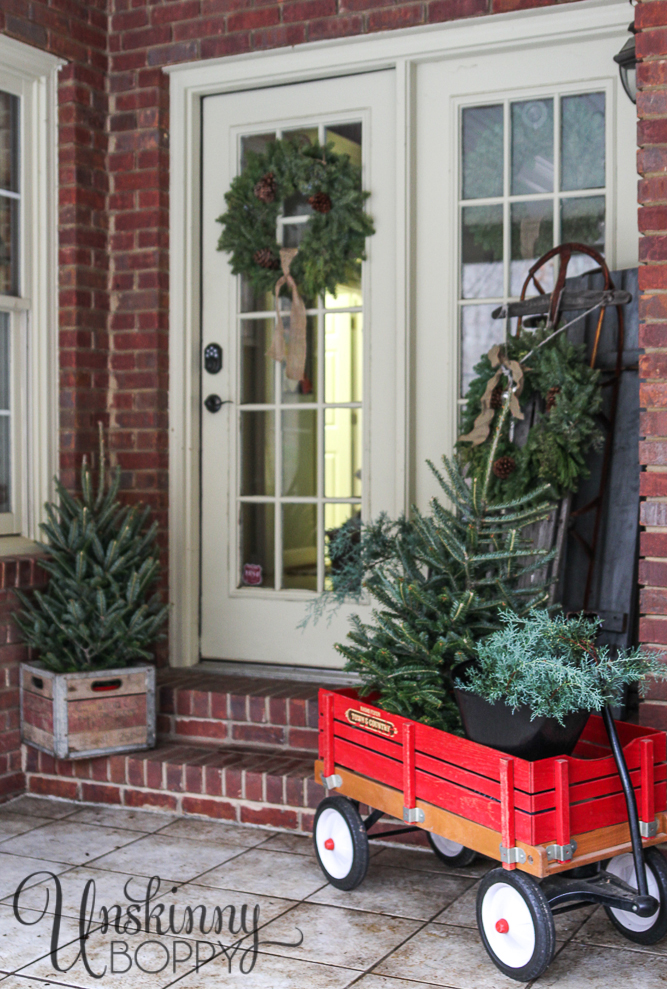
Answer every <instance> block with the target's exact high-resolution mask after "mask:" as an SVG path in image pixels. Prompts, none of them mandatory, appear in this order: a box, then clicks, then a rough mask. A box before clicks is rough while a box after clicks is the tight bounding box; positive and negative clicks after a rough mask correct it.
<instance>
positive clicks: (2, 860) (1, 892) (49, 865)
mask: <svg viewBox="0 0 667 989" xmlns="http://www.w3.org/2000/svg"><path fill="white" fill-rule="evenodd" d="M69 868H71V866H69V865H67V864H65V863H63V862H51V861H48V860H46V859H38V858H29V857H28V856H26V855H6V854H5V853H4V852H2V851H0V897H5V896H11V895H13V893H14V890H15V889H16V887H17V886H18V885H19V883H21V882H23V880H24V879H26V878H27V877H28V876H30V875H32V873H34V872H53V873H55V874H56V875H59V874H60V873H61V872H66V871H67V869H69ZM37 882H39V879H37V878H36V879H35V880H34V881H33V882H32V883H31V885H34V883H37Z"/></svg>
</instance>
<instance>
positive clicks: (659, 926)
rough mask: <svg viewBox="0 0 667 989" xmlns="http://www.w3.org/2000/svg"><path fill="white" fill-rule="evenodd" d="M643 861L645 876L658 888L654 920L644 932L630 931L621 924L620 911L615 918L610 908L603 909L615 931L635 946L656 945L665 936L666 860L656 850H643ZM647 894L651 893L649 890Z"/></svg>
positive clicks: (666, 917) (666, 921) (611, 862)
mask: <svg viewBox="0 0 667 989" xmlns="http://www.w3.org/2000/svg"><path fill="white" fill-rule="evenodd" d="M613 861H614V860H613V859H611V860H610V861H609V863H608V866H611V865H612V864H613ZM644 861H645V863H646V872H647V874H649V873H652V874H653V878H654V879H655V882H656V884H657V887H658V899H659V901H660V907H659V908H658V910H657V911H656V914H655V920H654V922H653V923H652V924H651V926H650V927H649V928H648V929H647V930H645V931H633V930H630V929H629V928H628V927H626V926H625V925H624V924H623V920H622V917H623V913H622V912H621V911H619V916H616V915H615V914H613V913H612V910H611V907H605V908H604V909H605V913H606V914H607V916H608V917H609V920H610V921H611V922H612V924H613V925H614V927H615V928H616V930H617V931H619V933H620V934H622V935H623V937H624V938H626V939H627V940H628V941H634V943H635V944H657V943H658V941H661V940H662V939H663V938H664V936H665V934H667V860H666V859H665V856H664V855H663V854H662V852H659V851H658V849H657V848H645V849H644ZM647 878H648V875H647ZM649 892H651V890H650V889H649ZM632 916H633V915H632V914H628V917H632Z"/></svg>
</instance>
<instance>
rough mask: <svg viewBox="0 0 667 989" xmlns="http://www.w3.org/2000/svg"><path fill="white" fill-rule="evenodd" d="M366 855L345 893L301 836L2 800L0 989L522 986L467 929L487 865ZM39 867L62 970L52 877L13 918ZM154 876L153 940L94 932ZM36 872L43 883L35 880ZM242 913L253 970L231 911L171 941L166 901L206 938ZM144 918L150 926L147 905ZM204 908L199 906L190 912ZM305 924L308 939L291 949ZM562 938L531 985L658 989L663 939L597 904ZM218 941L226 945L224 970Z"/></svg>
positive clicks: (563, 926)
mask: <svg viewBox="0 0 667 989" xmlns="http://www.w3.org/2000/svg"><path fill="white" fill-rule="evenodd" d="M371 852H372V859H371V865H370V868H369V871H368V876H367V878H366V880H365V882H364V883H363V885H362V886H361V887H359V888H358V889H357V890H354V891H353V892H351V893H342V892H340V891H338V890H335V889H333V888H332V887H330V886H328V885H327V884H326V883H324V881H323V877H322V873H321V872H320V870H319V868H318V866H317V864H316V861H315V857H314V854H313V852H312V843H311V839H310V838H308V837H304V836H303V835H298V834H294V833H287V832H280V831H273V830H269V829H265V828H258V827H251V826H245V827H244V826H240V825H226V824H221V823H218V822H214V821H209V820H195V819H192V818H189V819H182V818H178V817H176V816H173V815H168V814H163V813H158V812H151V811H139V810H137V811H133V810H126V809H118V808H108V807H99V806H85V805H84V806H82V805H81V804H74V803H67V802H64V801H59V800H55V799H42V798H35V797H28V796H26V797H20V798H18V799H17V800H14V801H12V802H11V803H8V804H3V805H1V806H0V989H36V987H40V986H50V985H60V986H73V987H77V989H79V987H81V989H88V987H91V989H92V987H93V986H101V987H106V986H110V987H111V989H116V987H120V986H121V985H122V986H123V989H127V987H135V986H136V987H137V989H166V987H168V986H173V985H179V986H182V987H183V989H200V987H202V989H203V987H204V986H206V985H216V986H221V985H224V986H227V985H230V986H237V987H239V989H240V987H245V989H344V987H347V986H355V987H358V989H427V987H428V989H430V987H435V986H437V987H452V989H505V987H511V986H518V985H519V983H516V982H513V981H512V980H509V979H506V978H505V977H504V976H502V975H501V974H500V973H499V972H498V971H497V969H496V968H495V967H494V966H493V965H492V964H491V962H490V961H489V960H488V958H487V956H486V954H485V952H484V950H483V948H482V946H481V942H480V940H479V936H478V933H477V928H476V925H475V915H474V913H475V912H474V903H475V884H476V883H477V881H478V880H479V877H480V876H481V875H483V873H484V872H485V871H486V869H488V868H489V867H490V866H491V863H490V862H489V861H488V860H478V861H477V862H476V863H474V864H473V866H472V867H470V868H468V869H460V870H449V869H446V868H445V867H444V866H441V865H440V864H439V862H438V861H437V859H436V858H435V856H434V855H433V854H432V853H431V852H429V851H421V850H406V849H403V848H401V849H399V848H391V847H387V846H378V845H375V846H371ZM38 871H47V872H50V873H53V874H54V875H57V876H58V877H59V878H58V882H59V883H60V884H61V888H62V911H61V913H62V921H61V929H60V937H59V944H60V945H61V946H62V947H61V948H60V951H59V952H58V955H57V961H58V964H59V966H60V969H61V970H62V971H57V970H55V969H54V967H53V965H52V961H51V958H50V957H49V952H50V937H51V929H52V926H53V909H54V893H55V889H56V880H55V879H54V878H48V879H47V880H46V883H47V884H48V886H49V888H50V891H51V895H50V899H49V903H48V906H46V909H45V893H46V890H45V888H44V885H34V886H30V887H28V885H26V889H25V891H24V892H23V893H22V895H21V900H20V904H19V912H20V914H21V918H22V920H23V921H24V923H23V924H22V923H20V922H19V921H18V920H17V918H16V917H15V915H14V912H13V909H12V898H13V893H14V890H15V889H16V887H17V885H18V883H19V882H21V880H23V879H24V878H25V877H26V876H28V875H30V874H32V873H35V872H38ZM153 875H159V876H160V877H161V879H162V887H161V889H160V891H159V892H158V893H157V895H156V896H155V897H154V898H153V901H152V902H153V906H154V909H155V908H156V907H157V904H159V903H160V902H161V903H163V904H164V906H165V910H164V913H163V914H162V920H161V922H162V925H163V926H162V929H161V931H160V932H158V931H157V930H156V927H155V924H156V921H155V919H154V920H153V921H152V922H151V923H152V927H151V933H149V934H146V933H145V932H144V931H142V933H141V934H139V935H137V934H134V933H132V928H131V926H130V927H128V932H127V933H124V932H123V930H122V924H124V923H125V922H126V917H125V916H124V917H123V920H122V921H121V928H120V932H119V933H117V932H116V931H115V930H110V931H107V932H106V933H105V932H102V931H101V930H100V927H99V916H100V915H99V910H100V907H101V906H103V905H104V906H107V907H110V906H111V905H112V904H115V903H120V904H123V905H124V906H127V905H128V901H127V899H126V898H125V894H124V887H125V884H126V883H127V882H128V880H131V883H130V885H129V887H127V892H128V893H129V894H130V896H134V897H135V899H137V900H142V899H143V897H144V896H145V891H146V884H147V882H148V881H149V879H150V877H151V876H153ZM38 879H43V877H41V876H40V877H35V879H34V880H32V882H34V883H37V882H38ZM90 879H94V881H95V896H96V901H95V908H94V913H93V918H94V922H93V923H92V925H91V926H90V933H89V934H88V937H87V939H86V941H85V945H86V948H85V955H86V958H87V960H88V965H89V966H90V969H91V970H92V972H94V973H97V974H101V973H104V974H103V975H102V977H101V978H95V975H94V974H91V973H89V972H88V971H87V970H86V967H85V964H84V959H83V958H82V957H81V955H80V954H79V951H80V945H79V943H78V942H77V940H76V939H77V937H78V926H77V925H78V919H77V918H78V915H79V908H80V901H81V896H82V893H83V891H84V887H85V886H86V882H87V881H88V880H90ZM243 904H247V905H248V914H247V917H246V929H247V930H249V931H252V911H253V909H254V908H255V907H258V908H259V920H258V928H259V932H258V935H257V939H258V941H259V948H258V953H257V955H256V961H255V965H254V968H252V970H251V971H246V972H245V973H244V972H243V971H241V970H240V966H241V968H244V969H246V970H247V969H248V968H249V967H250V965H251V962H252V957H253V956H252V941H253V938H252V936H248V937H246V938H245V940H244V941H243V942H242V944H241V946H240V948H239V949H238V950H237V952H236V954H233V950H232V948H231V947H230V946H231V945H232V944H233V943H234V942H235V941H237V939H238V936H239V935H237V936H236V937H234V936H233V935H231V934H230V933H229V919H230V911H229V910H226V911H224V914H223V917H224V922H225V929H224V932H223V933H222V934H220V935H219V936H218V935H216V934H215V933H209V934H201V933H200V932H199V930H198V926H197V927H196V928H195V931H194V932H191V933H188V932H187V930H186V931H184V932H183V933H181V934H180V935H179V936H175V935H174V934H173V933H172V932H170V931H169V930H168V929H167V930H165V927H164V924H165V918H167V917H168V915H169V907H170V906H173V907H174V920H175V926H180V924H181V923H182V918H183V910H184V908H185V907H187V906H190V907H195V906H196V905H203V906H205V907H206V909H207V920H206V925H207V929H208V927H209V926H210V923H211V917H212V911H213V909H214V908H215V907H216V906H219V907H220V908H221V909H222V908H224V907H226V906H227V907H229V906H232V905H233V906H235V907H236V911H237V912H236V917H235V919H234V922H233V923H234V930H235V931H237V930H239V924H240V913H239V911H240V909H241V907H242V905H243ZM141 911H142V913H141V916H142V917H143V916H144V914H143V906H142V907H141ZM200 915H201V914H200V911H195V917H196V918H199V917H200ZM113 916H114V915H113V913H112V920H113ZM158 920H159V918H158ZM96 922H97V923H96ZM197 925H198V920H197ZM299 931H301V932H302V933H303V942H302V943H301V944H300V945H299V946H296V947H295V946H293V942H295V941H297V940H298V939H299ZM556 931H557V937H558V951H557V955H556V958H555V960H554V962H553V964H552V966H551V968H550V969H549V970H548V971H547V972H546V973H545V974H544V975H543V976H542V977H541V979H539V980H538V981H537V982H535V983H533V984H534V985H536V986H539V987H558V989H584V987H587V989H588V987H589V989H649V987H650V989H653V987H660V986H665V987H667V939H666V940H665V942H664V943H663V944H661V945H658V946H656V947H653V948H650V949H641V948H638V947H637V946H634V945H630V943H629V942H627V941H624V940H623V939H622V938H620V936H619V935H617V934H616V933H615V932H614V930H613V928H612V927H611V925H610V924H609V922H608V921H607V919H606V916H605V914H604V913H603V911H602V910H601V909H597V910H596V909H594V908H587V909H585V910H580V911H577V912H576V913H571V914H566V915H565V916H562V917H560V918H557V919H556ZM241 933H243V932H242V931H241ZM113 942H115V946H114V945H113V944H112V943H113ZM262 942H273V943H268V944H267V943H262ZM276 942H283V944H279V943H276ZM197 945H198V946H199V947H197ZM212 946H213V947H215V950H216V957H213V956H212V950H213V948H212ZM222 946H225V947H227V956H232V957H231V962H228V960H227V956H226V955H225V954H224V953H223V951H222ZM246 948H250V950H248V951H246ZM112 951H113V959H114V961H113V965H112ZM197 951H199V959H200V965H201V964H202V963H203V962H204V961H205V960H206V959H207V958H209V957H211V958H212V960H211V961H210V962H209V963H208V964H205V965H203V966H202V967H200V968H199V971H197V970H196V968H195V960H196V957H197ZM244 952H245V954H244ZM77 955H78V958H77ZM230 964H231V973H230V972H229V970H228V969H229V965H230ZM105 966H106V971H105ZM128 966H129V967H128Z"/></svg>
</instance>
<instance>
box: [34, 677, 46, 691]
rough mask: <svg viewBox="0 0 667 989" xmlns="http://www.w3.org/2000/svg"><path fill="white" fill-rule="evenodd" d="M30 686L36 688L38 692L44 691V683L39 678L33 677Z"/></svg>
mask: <svg viewBox="0 0 667 989" xmlns="http://www.w3.org/2000/svg"><path fill="white" fill-rule="evenodd" d="M32 685H33V687H37V689H38V690H44V681H43V680H42V678H41V677H33V678H32Z"/></svg>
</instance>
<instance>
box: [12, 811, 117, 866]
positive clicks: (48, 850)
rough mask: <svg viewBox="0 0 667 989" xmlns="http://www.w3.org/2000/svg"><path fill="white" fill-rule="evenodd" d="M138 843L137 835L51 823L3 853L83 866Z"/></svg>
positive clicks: (17, 839)
mask: <svg viewBox="0 0 667 989" xmlns="http://www.w3.org/2000/svg"><path fill="white" fill-rule="evenodd" d="M135 840H136V834H133V833H132V832H131V831H120V830H118V829H116V828H96V827H92V826H91V825H90V824H75V823H74V822H73V821H51V822H50V823H48V824H45V825H44V827H42V828H38V829H36V830H35V831H29V832H28V833H27V834H22V835H17V836H16V837H15V838H9V839H8V840H7V841H4V842H3V843H2V846H1V847H2V850H3V852H10V853H12V854H16V855H31V856H34V857H37V856H38V855H41V856H44V858H48V859H52V860H53V861H54V862H67V863H69V864H70V865H83V864H84V863H85V862H88V861H91V860H92V859H96V858H97V857H98V856H99V855H104V854H106V853H107V852H111V851H112V850H113V849H116V848H121V847H122V846H123V845H126V844H127V843H128V842H131V841H135Z"/></svg>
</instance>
